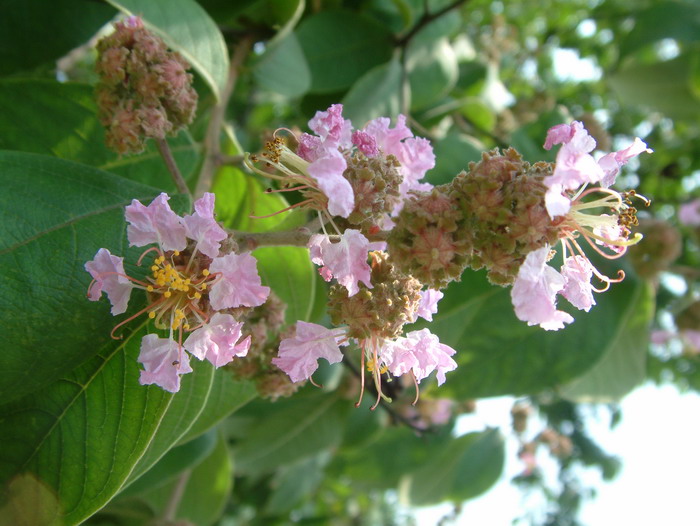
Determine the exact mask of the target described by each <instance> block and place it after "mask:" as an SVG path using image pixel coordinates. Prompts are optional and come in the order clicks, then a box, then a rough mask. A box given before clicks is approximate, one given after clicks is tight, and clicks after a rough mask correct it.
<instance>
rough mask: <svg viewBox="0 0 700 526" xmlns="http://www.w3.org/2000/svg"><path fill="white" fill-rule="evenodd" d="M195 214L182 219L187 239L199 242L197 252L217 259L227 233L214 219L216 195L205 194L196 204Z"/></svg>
mask: <svg viewBox="0 0 700 526" xmlns="http://www.w3.org/2000/svg"><path fill="white" fill-rule="evenodd" d="M194 210H195V213H194V214H192V215H188V216H185V217H183V218H182V223H183V224H184V225H185V228H186V230H187V237H189V238H190V239H192V240H194V241H196V242H197V246H196V250H198V251H199V252H201V253H202V254H204V255H205V256H209V257H210V258H215V257H216V256H218V255H219V248H220V247H221V242H222V241H223V240H224V239H226V232H225V231H224V229H223V228H221V226H219V223H217V222H216V219H214V194H210V193H205V194H204V195H203V196H202V197H201V198H200V199H197V201H195V202H194Z"/></svg>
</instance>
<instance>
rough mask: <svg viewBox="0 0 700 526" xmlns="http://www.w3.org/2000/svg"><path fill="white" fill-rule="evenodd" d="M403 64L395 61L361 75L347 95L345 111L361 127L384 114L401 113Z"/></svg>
mask: <svg viewBox="0 0 700 526" xmlns="http://www.w3.org/2000/svg"><path fill="white" fill-rule="evenodd" d="M400 93H401V65H400V64H399V62H398V60H395V59H394V60H391V61H389V62H387V63H386V64H382V65H381V66H377V67H376V68H374V69H372V70H370V71H368V72H367V73H366V74H364V75H363V76H362V78H360V80H358V81H357V82H356V83H355V84H354V85H353V86H352V88H350V91H348V93H347V94H346V95H345V97H344V98H343V114H344V115H345V117H346V118H348V119H350V120H351V121H352V122H353V123H355V124H356V125H357V126H358V127H361V126H363V125H364V123H366V122H367V121H369V120H371V119H374V118H376V117H381V116H387V117H391V116H396V115H398V114H399V112H400V109H401V108H400V102H401V101H400V98H399V94H400Z"/></svg>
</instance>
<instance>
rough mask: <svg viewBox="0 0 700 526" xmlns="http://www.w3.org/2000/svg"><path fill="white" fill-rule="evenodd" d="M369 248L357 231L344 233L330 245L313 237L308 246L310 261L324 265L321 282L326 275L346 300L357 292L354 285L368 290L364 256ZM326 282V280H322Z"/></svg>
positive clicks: (326, 240) (327, 240)
mask: <svg viewBox="0 0 700 526" xmlns="http://www.w3.org/2000/svg"><path fill="white" fill-rule="evenodd" d="M372 245H373V244H372V243H370V242H369V240H368V239H367V238H366V237H365V236H364V235H362V234H361V233H360V231H359V230H353V229H348V230H346V231H345V232H344V233H343V235H342V236H340V241H338V242H337V243H331V242H330V240H329V239H328V238H327V237H325V236H323V238H319V237H317V236H313V237H312V239H311V240H310V242H309V248H310V249H311V257H312V261H313V262H314V263H316V264H317V265H324V268H323V269H322V270H325V273H326V275H324V274H323V273H322V274H321V275H324V278H325V277H326V276H327V275H328V273H330V275H332V276H333V277H334V278H335V279H336V280H337V281H338V283H340V284H341V285H343V286H344V287H345V288H346V289H348V296H354V295H355V294H357V292H358V291H359V290H360V288H359V285H358V283H359V282H362V283H364V284H365V286H367V288H370V289H371V288H372V283H371V281H370V271H371V269H370V266H369V265H368V264H367V253H368V252H369V251H370V250H372V249H373V246H372ZM326 281H328V280H326Z"/></svg>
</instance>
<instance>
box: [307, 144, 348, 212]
mask: <svg viewBox="0 0 700 526" xmlns="http://www.w3.org/2000/svg"><path fill="white" fill-rule="evenodd" d="M347 166H348V164H347V161H346V160H345V157H343V154H342V153H340V152H339V151H338V150H337V149H333V150H325V151H324V152H323V154H322V155H320V156H319V157H317V158H316V159H315V160H314V161H312V162H311V164H309V167H308V172H309V175H310V176H311V177H313V178H314V179H315V180H316V182H317V183H318V187H319V188H320V190H321V192H323V194H324V195H325V196H326V197H327V198H328V212H330V214H331V215H334V216H340V217H348V216H349V215H350V214H351V213H352V210H353V208H355V194H354V193H353V190H352V186H351V185H350V182H349V181H348V180H347V179H346V178H345V177H343V172H344V171H345V169H346V168H347Z"/></svg>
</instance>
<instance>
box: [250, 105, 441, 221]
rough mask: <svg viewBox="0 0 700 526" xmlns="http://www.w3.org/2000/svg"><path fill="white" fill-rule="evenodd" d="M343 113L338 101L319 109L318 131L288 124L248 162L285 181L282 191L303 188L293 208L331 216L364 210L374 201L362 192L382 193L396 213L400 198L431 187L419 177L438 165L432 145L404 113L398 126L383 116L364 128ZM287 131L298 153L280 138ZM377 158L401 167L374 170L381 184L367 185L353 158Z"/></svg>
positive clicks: (315, 124)
mask: <svg viewBox="0 0 700 526" xmlns="http://www.w3.org/2000/svg"><path fill="white" fill-rule="evenodd" d="M342 111H343V106H342V104H333V105H331V106H330V107H329V108H328V109H327V110H326V111H318V112H316V115H315V116H314V117H313V118H312V119H311V120H310V121H309V128H310V129H311V130H312V131H313V132H314V133H315V134H314V135H312V134H309V133H302V134H299V135H296V134H294V133H293V132H291V131H290V130H287V129H286V128H280V129H278V130H277V131H275V134H274V138H273V139H272V140H271V141H269V142H268V143H267V144H266V146H265V150H266V151H265V152H264V153H262V154H261V155H260V156H257V155H248V156H246V165H247V166H248V167H249V168H250V169H251V170H253V171H254V172H256V173H258V174H260V175H262V176H264V177H267V178H272V179H277V180H278V181H280V184H281V185H282V186H283V188H282V189H280V190H277V191H291V190H298V191H300V192H301V193H302V194H303V195H304V197H305V199H304V200H303V201H302V202H300V203H297V204H295V205H293V206H292V207H290V208H293V207H300V206H304V207H308V208H312V209H315V210H319V211H323V212H325V213H327V214H328V216H329V217H334V216H339V217H342V218H349V217H350V216H351V214H353V212H355V213H356V214H357V213H358V212H359V211H360V210H358V207H362V206H367V202H368V201H370V202H371V201H372V200H371V199H368V196H366V195H357V194H358V192H360V193H363V194H365V193H378V194H380V195H379V196H378V197H379V198H380V199H379V200H380V201H385V200H387V201H388V204H389V205H390V206H388V212H390V213H391V212H397V211H398V210H399V209H400V208H401V200H402V199H403V198H405V197H406V196H407V195H408V192H409V191H410V190H425V189H428V188H430V187H431V186H430V185H428V184H427V183H420V182H419V180H420V179H422V178H423V176H424V175H425V173H426V172H427V170H429V169H430V168H432V167H433V166H434V165H435V155H434V154H433V150H432V146H431V145H430V142H429V141H428V140H427V139H423V138H421V137H414V136H413V133H412V132H411V130H409V129H408V127H407V126H406V124H405V121H406V119H405V117H404V116H403V115H400V116H399V117H398V119H397V121H396V125H395V126H394V127H393V128H392V127H391V121H390V119H388V118H385V117H381V118H378V119H375V120H373V121H370V122H369V123H368V124H367V125H366V126H365V127H364V128H363V129H362V130H353V126H352V123H351V122H350V121H349V120H347V119H345V118H344V117H343V116H342ZM283 129H284V130H286V131H288V132H289V133H291V134H292V135H294V137H295V139H296V142H297V143H298V147H297V149H296V152H293V151H292V150H290V149H289V148H288V147H287V146H286V144H285V141H284V140H283V139H282V138H281V137H280V136H278V133H279V132H280V131H281V130H283ZM378 157H384V158H388V157H391V159H393V162H395V163H396V164H397V171H396V173H394V172H390V173H387V174H384V173H381V171H378V170H374V171H373V174H372V177H371V178H378V179H381V182H375V183H377V184H374V183H373V184H369V185H368V184H367V180H366V179H367V173H365V172H363V173H362V174H357V173H356V171H357V169H356V167H355V166H354V164H356V163H352V161H353V160H357V159H359V158H362V159H374V158H378ZM255 163H264V164H265V165H267V167H269V168H273V169H274V170H275V171H277V172H278V173H276V174H273V173H270V172H268V171H264V170H262V169H260V168H257V167H256V166H255ZM399 196H400V198H399ZM387 218H388V215H387ZM351 221H352V218H351Z"/></svg>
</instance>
